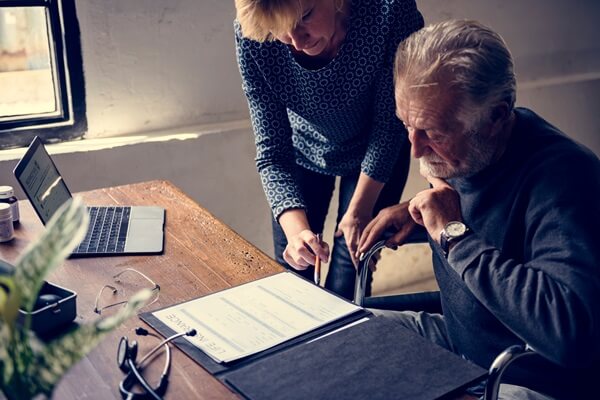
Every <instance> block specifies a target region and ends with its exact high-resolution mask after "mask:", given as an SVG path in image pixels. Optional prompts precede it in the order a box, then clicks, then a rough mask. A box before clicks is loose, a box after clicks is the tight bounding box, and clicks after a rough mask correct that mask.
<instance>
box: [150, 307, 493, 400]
mask: <svg viewBox="0 0 600 400" xmlns="http://www.w3.org/2000/svg"><path fill="white" fill-rule="evenodd" d="M367 314H368V312H367V311H366V310H365V314H362V315H361V313H358V314H352V315H351V316H349V317H348V318H345V319H343V320H341V321H337V322H336V323H334V324H332V325H328V326H327V327H324V328H322V329H319V330H317V331H314V332H311V333H310V334H307V335H303V336H301V337H299V338H296V339H294V340H291V341H288V342H286V343H282V344H281V345H279V346H275V347H273V348H271V349H269V350H266V351H263V352H261V353H258V354H255V355H253V356H250V357H246V358H244V359H241V360H236V361H233V362H230V363H216V362H215V361H213V360H212V359H211V358H210V357H208V356H207V355H206V354H204V353H203V352H202V351H200V350H199V349H198V348H196V347H194V346H193V345H191V344H190V343H189V342H187V341H185V340H177V341H176V342H175V344H176V345H177V346H178V347H179V348H180V349H181V350H183V351H184V352H185V353H186V354H187V355H188V356H190V357H191V358H192V359H193V360H194V361H196V362H197V363H198V364H200V365H201V366H202V367H204V368H205V369H206V370H208V371H209V372H210V373H211V374H213V375H214V376H215V377H216V378H218V379H219V380H221V381H222V382H223V383H224V384H226V385H227V386H229V387H230V388H231V389H233V390H234V391H236V392H238V393H239V394H240V395H241V396H243V397H244V398H246V399H253V400H260V399H269V400H270V399H284V398H285V399H290V400H294V399H298V400H300V399H345V400H347V399H366V398H368V399H410V400H431V399H438V398H447V396H452V395H454V394H456V393H460V392H461V391H462V390H464V389H465V388H466V387H468V386H469V385H472V384H474V383H476V382H478V381H480V380H481V379H483V378H484V377H485V376H486V371H485V370H484V369H483V368H481V367H479V366H477V365H475V364H472V363H470V362H469V361H466V360H464V359H462V358H461V357H459V356H457V355H456V354H454V353H451V352H450V351H448V350H446V349H443V348H441V347H439V346H437V345H435V344H433V343H431V342H429V341H428V340H426V339H424V338H422V337H421V336H419V335H417V334H416V333H414V332H412V331H410V330H408V329H407V328H405V327H403V326H401V325H400V324H398V323H397V322H396V321H394V320H390V319H387V318H383V317H373V316H372V315H370V316H371V318H370V319H368V320H367V321H365V322H360V323H357V324H355V325H352V326H350V327H347V328H345V329H343V330H340V331H337V332H334V333H332V334H330V335H327V336H325V337H320V336H322V335H323V334H324V333H325V332H331V331H333V330H335V329H336V328H339V327H340V326H345V325H348V324H349V323H351V322H352V321H353V320H357V318H364V316H365V315H367ZM140 317H141V318H142V320H144V321H146V322H147V323H148V324H150V325H151V326H152V327H154V328H155V329H156V330H158V331H159V332H160V333H161V334H162V335H164V336H168V335H170V334H172V333H173V331H172V330H171V329H169V328H168V327H166V326H165V325H164V324H162V323H161V322H160V321H159V320H158V319H156V318H155V317H153V316H152V314H151V313H144V314H141V315H140ZM317 337H320V338H319V339H318V340H312V339H315V338H317Z"/></svg>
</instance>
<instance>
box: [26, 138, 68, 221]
mask: <svg viewBox="0 0 600 400" xmlns="http://www.w3.org/2000/svg"><path fill="white" fill-rule="evenodd" d="M14 172H15V177H16V178H17V180H18V181H19V183H20V184H21V187H22V188H23V191H24V192H25V194H26V195H27V197H28V198H29V201H31V204H32V205H33V208H34V209H35V211H36V212H37V213H38V215H39V216H40V218H41V220H42V222H43V223H44V224H47V223H48V221H49V220H50V218H51V217H52V216H53V215H54V213H55V212H56V210H58V208H59V207H60V206H61V205H62V204H63V203H64V202H66V201H67V200H69V199H70V198H71V192H70V191H69V189H68V188H67V185H66V184H65V182H64V181H63V179H62V177H61V176H60V173H59V172H58V169H56V166H55V165H54V162H53V161H52V159H51V158H50V155H49V154H48V152H47V151H46V149H45V148H44V145H43V144H42V141H41V140H40V139H39V138H38V137H36V138H35V139H33V142H31V144H30V145H29V149H27V152H26V153H25V155H24V156H23V158H22V159H21V161H19V163H18V164H17V166H16V167H15V171H14Z"/></svg>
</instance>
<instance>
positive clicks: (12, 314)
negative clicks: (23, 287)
mask: <svg viewBox="0 0 600 400" xmlns="http://www.w3.org/2000/svg"><path fill="white" fill-rule="evenodd" d="M20 304H21V292H20V290H19V288H17V287H16V286H15V283H14V281H13V279H12V277H11V276H6V275H2V276H0V317H1V318H2V322H5V323H7V324H8V325H9V326H10V327H12V325H13V324H14V321H15V320H16V319H17V314H18V313H19V306H20Z"/></svg>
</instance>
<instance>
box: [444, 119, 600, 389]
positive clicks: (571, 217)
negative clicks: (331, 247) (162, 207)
mask: <svg viewBox="0 0 600 400" xmlns="http://www.w3.org/2000/svg"><path fill="white" fill-rule="evenodd" d="M516 117H517V118H516V124H515V128H514V131H513V133H512V136H511V138H510V142H509V145H508V148H507V150H506V152H505V154H504V155H503V156H502V158H501V159H500V160H499V161H498V162H497V163H495V164H494V165H492V166H490V167H488V168H487V169H485V170H484V171H482V172H481V173H479V174H477V175H476V176H473V177H471V178H467V179H451V180H449V183H450V184H451V185H452V187H453V188H454V189H455V190H457V191H458V193H459V195H460V201H461V209H462V214H463V218H464V221H465V223H466V224H467V225H468V226H469V227H470V228H471V229H472V231H473V234H472V235H470V236H468V237H466V238H465V239H463V240H462V241H460V242H459V243H458V244H457V245H456V246H454V247H453V248H452V250H451V252H450V254H449V256H448V260H447V261H446V260H445V259H444V257H443V256H441V253H440V252H439V247H438V246H437V245H434V270H435V275H436V278H437V280H438V283H439V285H440V289H441V293H442V305H443V310H444V315H445V319H446V323H447V327H448V333H449V335H450V337H451V340H452V343H453V346H454V350H455V351H456V352H457V353H459V354H462V355H464V356H465V357H466V358H468V359H470V360H472V361H474V362H475V363H477V364H479V365H481V366H483V367H485V368H487V367H489V366H490V364H491V363H492V361H493V359H494V357H495V356H496V355H498V354H499V353H500V352H501V351H502V350H503V349H505V348H506V347H508V346H510V345H513V344H522V343H527V344H529V345H530V346H532V347H533V348H534V349H535V350H537V351H538V352H539V353H541V354H542V355H543V356H544V357H545V358H546V359H547V360H536V362H532V363H529V364H528V363H526V362H520V361H518V362H517V363H520V367H519V366H518V365H516V366H515V367H516V369H513V373H512V374H511V377H512V378H511V381H512V382H513V383H517V384H523V385H526V386H531V384H533V387H534V388H535V389H537V390H540V391H543V392H546V393H548V394H550V395H554V396H556V397H558V398H565V399H580V398H588V397H585V396H587V395H589V394H591V393H594V392H593V390H595V389H593V388H594V386H595V385H596V382H595V381H596V380H597V379H598V378H600V365H599V362H600V207H599V201H600V162H599V160H598V157H597V156H596V155H594V154H593V153H591V152H590V151H589V150H587V149H585V148H584V147H582V146H581V145H579V144H577V143H575V142H574V141H573V140H571V139H569V138H568V137H566V136H565V135H564V134H562V133H561V132H560V131H558V129H557V128H555V127H553V126H551V125H549V124H548V123H547V122H545V121H544V120H543V119H542V118H540V117H539V116H537V115H536V114H535V113H533V112H531V111H530V110H526V109H522V108H520V109H517V110H516ZM511 368H512V367H511Z"/></svg>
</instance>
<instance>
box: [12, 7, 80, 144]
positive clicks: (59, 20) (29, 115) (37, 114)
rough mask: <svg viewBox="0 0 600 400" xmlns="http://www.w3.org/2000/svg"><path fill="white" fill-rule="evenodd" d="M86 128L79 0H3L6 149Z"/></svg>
mask: <svg viewBox="0 0 600 400" xmlns="http://www.w3.org/2000/svg"><path fill="white" fill-rule="evenodd" d="M86 128H87V121H86V118H85V89H84V82H83V65H82V59H81V46H80V42H79V26H78V23H77V15H76V12H75V0H20V1H17V0H0V149H2V148H8V147H16V146H26V145H28V144H29V143H30V142H31V140H32V139H33V137H34V136H36V135H37V136H40V137H41V138H42V139H43V140H44V141H60V140H68V139H72V138H75V137H79V136H82V135H83V134H84V133H85V130H86Z"/></svg>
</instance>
